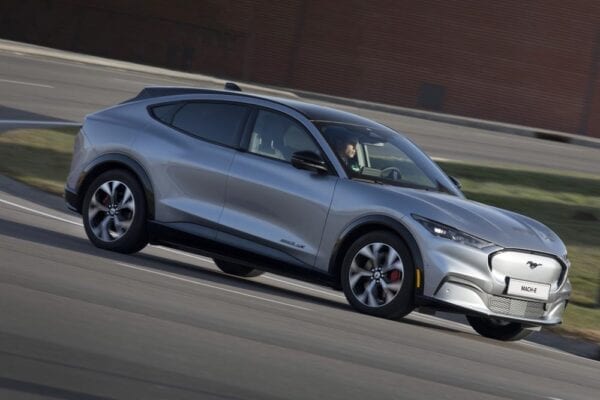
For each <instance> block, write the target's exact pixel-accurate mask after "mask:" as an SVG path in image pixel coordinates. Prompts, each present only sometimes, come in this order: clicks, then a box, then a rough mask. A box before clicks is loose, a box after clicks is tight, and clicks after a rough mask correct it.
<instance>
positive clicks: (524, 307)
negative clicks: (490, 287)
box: [488, 296, 544, 319]
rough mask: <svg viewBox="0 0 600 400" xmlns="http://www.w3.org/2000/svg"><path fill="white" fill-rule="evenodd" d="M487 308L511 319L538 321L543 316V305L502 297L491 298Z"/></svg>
mask: <svg viewBox="0 0 600 400" xmlns="http://www.w3.org/2000/svg"><path fill="white" fill-rule="evenodd" d="M488 308H489V309H490V310H491V311H493V312H495V313H498V314H504V315H510V316H512V317H522V318H531V319H539V318H542V316H543V315H544V303H538V302H535V301H527V300H518V299H511V298H509V297H502V296H491V297H490V300H489V302H488Z"/></svg>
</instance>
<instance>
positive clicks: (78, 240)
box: [0, 218, 476, 336]
mask: <svg viewBox="0 0 600 400" xmlns="http://www.w3.org/2000/svg"><path fill="white" fill-rule="evenodd" d="M81 229H82V228H81ZM0 235H4V236H9V237H13V238H15V239H19V240H24V241H29V242H33V243H37V244H40V245H45V246H51V247H56V248H61V249H64V250H68V251H73V252H77V253H81V254H85V255H90V256H96V257H100V258H102V259H103V260H105V261H106V260H108V261H113V262H115V263H116V262H121V263H125V264H130V265H133V266H136V267H140V268H145V269H148V270H151V271H156V272H161V273H169V274H173V275H175V276H178V277H185V278H188V279H197V280H199V281H202V282H207V283H213V284H220V285H225V286H228V287H229V288H236V289H242V290H249V291H256V292H260V293H261V294H267V295H272V296H277V297H279V298H282V299H288V300H295V301H299V302H303V303H305V304H306V305H310V304H313V305H318V306H324V307H328V308H332V309H337V310H340V311H346V312H349V313H356V311H354V310H353V309H352V307H351V306H350V305H349V304H348V303H347V302H346V300H344V299H340V300H337V301H336V300H332V299H327V298H324V296H327V295H326V294H323V295H313V294H310V293H305V292H300V291H298V290H295V289H292V288H290V289H287V288H283V287H280V286H273V285H271V284H269V283H267V282H264V281H261V280H260V278H242V277H236V276H232V275H228V274H225V273H223V272H220V271H218V270H215V269H214V268H216V267H212V266H211V267H209V266H208V265H209V264H207V262H203V261H200V260H199V261H197V262H194V263H188V262H184V261H181V260H176V259H173V258H170V257H166V256H165V257H163V256H160V255H156V254H150V253H148V252H141V253H136V254H132V255H126V254H120V253H115V252H111V251H107V250H102V249H98V248H96V247H94V246H93V245H92V244H91V243H90V242H89V240H88V239H86V238H82V237H78V236H75V235H71V234H68V233H63V232H57V231H53V230H48V229H45V228H40V227H35V226H31V225H26V224H22V223H20V222H15V221H10V220H6V219H2V218H0ZM156 250H157V249H151V250H150V251H156ZM202 264H205V265H202ZM324 290H327V289H326V288H325V289H324ZM369 318H375V317H369ZM395 322H400V323H402V324H407V325H412V326H419V327H423V328H428V329H434V330H436V331H441V332H446V333H451V334H458V335H461V336H476V335H473V334H469V333H465V332H462V331H460V330H458V329H453V328H451V327H447V326H442V325H437V324H435V323H430V322H426V321H419V320H414V319H408V318H402V319H399V320H397V321H395Z"/></svg>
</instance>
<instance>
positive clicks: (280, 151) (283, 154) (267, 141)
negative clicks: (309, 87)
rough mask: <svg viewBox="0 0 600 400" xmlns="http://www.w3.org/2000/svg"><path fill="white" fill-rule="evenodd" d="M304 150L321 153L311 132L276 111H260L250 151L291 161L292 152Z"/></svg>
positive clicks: (251, 139) (251, 138) (253, 131)
mask: <svg viewBox="0 0 600 400" xmlns="http://www.w3.org/2000/svg"><path fill="white" fill-rule="evenodd" d="M302 150H309V151H312V152H315V153H317V154H320V153H321V152H320V150H319V147H318V146H317V145H316V144H315V143H314V141H313V140H312V138H311V137H310V135H309V133H308V132H306V130H305V129H304V127H302V125H300V124H299V123H298V122H296V121H294V120H293V119H291V118H289V117H286V116H285V115H282V114H279V113H276V112H271V111H265V110H259V111H258V115H257V116H256V122H255V123H254V129H253V130H252V136H251V137H250V146H249V148H248V151H249V152H251V153H255V154H260V155H263V156H267V157H271V158H275V159H278V160H284V161H288V162H289V161H291V160H292V154H294V153H295V152H297V151H302Z"/></svg>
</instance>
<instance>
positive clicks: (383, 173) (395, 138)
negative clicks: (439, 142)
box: [313, 121, 462, 197]
mask: <svg viewBox="0 0 600 400" xmlns="http://www.w3.org/2000/svg"><path fill="white" fill-rule="evenodd" d="M313 122H314V124H315V125H316V126H317V127H318V128H319V130H320V131H321V133H322V134H323V136H324V137H325V140H327V142H328V143H329V145H330V146H331V148H332V149H333V151H334V152H335V154H336V156H337V157H338V159H339V160H340V162H341V163H342V165H343V166H344V168H345V169H346V172H347V173H348V176H349V177H350V178H352V179H363V180H369V181H373V182H379V183H385V184H390V185H396V186H405V187H412V188H417V189H424V190H432V191H438V192H444V193H450V194H454V195H458V196H461V197H462V193H461V192H460V191H459V190H458V188H456V186H455V185H454V184H453V183H452V181H450V179H449V178H448V176H447V175H446V174H445V173H444V172H443V171H442V170H441V169H440V168H439V167H438V166H437V165H436V164H435V163H434V162H433V161H432V160H431V159H430V158H429V157H428V156H427V155H425V153H423V152H422V151H421V150H420V149H419V148H418V147H417V146H416V145H414V144H413V143H412V142H411V141H410V140H408V139H407V138H405V137H404V136H402V135H400V134H398V133H397V132H395V131H393V130H391V129H389V128H387V127H385V126H383V125H378V124H373V126H363V125H355V124H348V123H343V122H329V121H313Z"/></svg>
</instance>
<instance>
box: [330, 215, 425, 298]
mask: <svg viewBox="0 0 600 400" xmlns="http://www.w3.org/2000/svg"><path fill="white" fill-rule="evenodd" d="M370 225H376V226H379V227H384V228H387V229H389V230H391V231H393V232H395V233H396V234H397V235H398V236H400V238H402V239H403V240H404V242H405V243H406V245H407V247H408V250H409V251H410V253H411V255H412V257H413V263H414V265H415V268H416V269H419V270H421V274H420V276H421V282H420V286H419V287H418V288H417V294H422V293H423V287H424V285H423V278H424V274H423V271H422V269H423V257H422V255H421V250H420V249H419V246H418V245H417V241H416V240H415V238H414V237H413V235H412V233H410V231H409V230H408V228H406V226H404V224H403V223H401V222H400V221H398V220H396V219H394V218H391V217H388V216H387V215H367V216H364V217H360V218H358V219H356V220H354V221H352V222H351V223H350V224H348V225H347V226H346V227H345V228H344V230H343V231H342V233H341V234H340V237H339V238H338V240H337V241H336V243H335V246H334V248H333V251H332V253H331V258H330V260H329V272H330V273H331V274H337V272H339V271H338V265H339V261H340V259H339V258H340V257H342V256H343V254H341V253H340V251H341V250H343V249H344V248H345V247H347V246H348V245H349V243H348V239H354V236H356V237H358V236H360V235H362V234H363V232H362V230H363V229H362V228H367V227H368V226H370ZM369 230H370V229H369ZM365 233H366V232H365Z"/></svg>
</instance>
